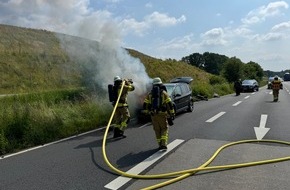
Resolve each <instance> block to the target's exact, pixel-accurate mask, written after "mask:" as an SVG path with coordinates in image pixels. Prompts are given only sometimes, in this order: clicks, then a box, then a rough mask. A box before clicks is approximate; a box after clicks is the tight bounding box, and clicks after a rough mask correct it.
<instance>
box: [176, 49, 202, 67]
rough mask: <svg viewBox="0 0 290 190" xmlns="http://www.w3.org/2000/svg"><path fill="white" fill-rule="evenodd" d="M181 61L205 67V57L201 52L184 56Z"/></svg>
mask: <svg viewBox="0 0 290 190" xmlns="http://www.w3.org/2000/svg"><path fill="white" fill-rule="evenodd" d="M181 61H183V62H185V63H187V64H190V65H193V66H196V67H198V68H200V69H204V58H203V55H202V54H200V53H193V54H190V55H189V56H186V57H183V58H182V59H181Z"/></svg>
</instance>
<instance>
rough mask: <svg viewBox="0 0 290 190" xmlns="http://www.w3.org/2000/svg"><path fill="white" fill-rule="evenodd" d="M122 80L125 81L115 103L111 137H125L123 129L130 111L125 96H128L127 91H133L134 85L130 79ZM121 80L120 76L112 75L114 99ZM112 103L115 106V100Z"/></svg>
mask: <svg viewBox="0 0 290 190" xmlns="http://www.w3.org/2000/svg"><path fill="white" fill-rule="evenodd" d="M124 81H125V84H124V87H123V91H122V94H121V96H120V99H119V103H118V105H117V108H116V112H115V115H114V118H113V123H114V136H113V138H118V137H126V136H125V135H124V131H125V129H126V128H127V125H128V123H129V121H130V112H129V109H128V102H127V96H128V92H130V91H134V89H135V87H134V85H133V81H132V80H128V79H124ZM122 82H123V80H122V79H121V77H119V76H115V77H114V86H113V92H114V93H115V100H116V101H117V98H118V96H119V94H120V90H121V87H122ZM113 105H114V106H115V102H113Z"/></svg>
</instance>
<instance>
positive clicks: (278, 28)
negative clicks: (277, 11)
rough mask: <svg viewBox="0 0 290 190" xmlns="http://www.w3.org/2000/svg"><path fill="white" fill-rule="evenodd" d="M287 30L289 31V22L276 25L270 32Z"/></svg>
mask: <svg viewBox="0 0 290 190" xmlns="http://www.w3.org/2000/svg"><path fill="white" fill-rule="evenodd" d="M288 29H290V21H288V22H282V23H280V24H277V25H275V26H273V27H272V29H271V30H272V31H285V30H288Z"/></svg>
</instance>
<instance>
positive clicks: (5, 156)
mask: <svg viewBox="0 0 290 190" xmlns="http://www.w3.org/2000/svg"><path fill="white" fill-rule="evenodd" d="M103 129H105V127H102V128H99V129H94V130H91V131H87V132H84V133H81V134H78V135H74V136H71V137H67V138H64V139H60V140H58V141H53V142H50V143H47V144H43V145H39V146H35V147H32V148H28V149H25V150H21V151H19V152H16V153H12V154H7V155H3V156H0V160H2V159H5V158H9V157H12V156H17V155H19V154H23V153H25V152H29V151H33V150H36V149H39V148H44V147H46V146H50V145H53V144H56V143H60V142H63V141H67V140H70V139H74V138H77V137H80V136H83V135H86V134H90V133H93V132H96V131H101V130H103Z"/></svg>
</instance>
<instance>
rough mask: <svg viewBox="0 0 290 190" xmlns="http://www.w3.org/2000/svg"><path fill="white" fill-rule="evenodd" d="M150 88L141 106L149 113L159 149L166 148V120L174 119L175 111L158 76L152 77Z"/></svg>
mask: <svg viewBox="0 0 290 190" xmlns="http://www.w3.org/2000/svg"><path fill="white" fill-rule="evenodd" d="M152 85H153V87H152V90H151V92H149V94H148V95H147V96H146V98H145V100H144V104H143V108H144V110H145V112H146V113H148V114H150V115H151V120H152V125H153V129H154V132H155V136H156V140H157V143H158V145H159V148H158V149H159V150H167V143H168V121H167V118H168V117H170V118H171V120H173V119H174V117H175V113H174V108H173V103H172V101H171V98H170V97H169V95H168V94H167V92H166V90H165V89H164V86H163V85H162V81H161V79H160V78H159V77H157V78H154V79H153V82H152Z"/></svg>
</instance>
